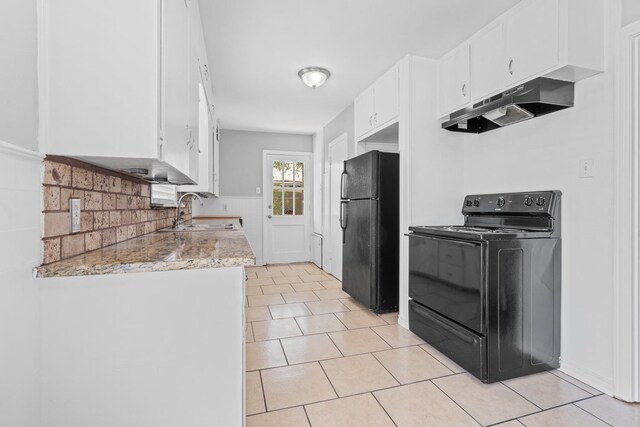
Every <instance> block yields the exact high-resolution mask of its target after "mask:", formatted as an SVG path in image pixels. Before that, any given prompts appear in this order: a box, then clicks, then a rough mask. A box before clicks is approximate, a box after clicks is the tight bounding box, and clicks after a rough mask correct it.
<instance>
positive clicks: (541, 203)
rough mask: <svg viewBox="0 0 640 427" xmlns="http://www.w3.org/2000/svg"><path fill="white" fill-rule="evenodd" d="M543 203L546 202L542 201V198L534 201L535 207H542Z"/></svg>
mask: <svg viewBox="0 0 640 427" xmlns="http://www.w3.org/2000/svg"><path fill="white" fill-rule="evenodd" d="M544 202H546V200H545V199H544V197H538V198H537V199H536V205H538V206H542V205H544Z"/></svg>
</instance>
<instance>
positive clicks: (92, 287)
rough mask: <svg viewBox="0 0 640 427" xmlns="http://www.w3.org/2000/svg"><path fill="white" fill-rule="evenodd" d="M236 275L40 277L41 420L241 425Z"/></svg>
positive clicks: (97, 424) (240, 302) (80, 426)
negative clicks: (41, 326)
mask: <svg viewBox="0 0 640 427" xmlns="http://www.w3.org/2000/svg"><path fill="white" fill-rule="evenodd" d="M243 283H244V270H243V268H242V267H233V268H218V269H205V270H182V271H169V272H155V273H128V274H122V275H104V276H85V277H65V278H50V279H39V287H40V290H41V294H42V303H43V314H42V323H43V333H44V337H45V339H44V342H43V346H42V354H43V357H42V384H43V385H42V394H43V398H42V408H43V409H42V411H43V414H42V426H43V427H87V426H91V427H115V426H141V427H146V426H153V427H162V426H166V427H175V426H241V425H242V423H243V421H244V417H243V410H242V408H243V375H244V372H243V371H244V360H243V347H244V285H243ZM14 328H15V324H14ZM2 425H3V426H7V427H9V426H11V427H13V426H16V425H17V424H13V423H9V424H6V423H3V424H2Z"/></svg>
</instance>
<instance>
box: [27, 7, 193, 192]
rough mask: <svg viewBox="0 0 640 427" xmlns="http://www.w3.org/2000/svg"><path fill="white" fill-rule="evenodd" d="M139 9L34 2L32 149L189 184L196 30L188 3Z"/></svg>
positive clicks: (191, 179)
mask: <svg viewBox="0 0 640 427" xmlns="http://www.w3.org/2000/svg"><path fill="white" fill-rule="evenodd" d="M138 3H139V4H138ZM138 3H136V6H135V7H132V6H131V2H130V1H128V0H110V1H98V0H65V1H56V2H42V4H41V5H40V7H39V10H38V15H39V17H40V19H39V32H40V35H41V36H40V45H39V53H38V54H39V67H40V80H39V84H40V91H39V92H40V93H39V97H40V99H39V101H40V113H41V114H40V140H41V149H42V151H43V152H45V153H46V154H55V155H62V156H68V157H73V158H77V159H80V160H83V161H86V162H88V163H93V164H96V165H98V166H102V167H106V168H109V169H113V170H124V171H132V170H134V169H135V170H136V172H137V173H139V174H140V175H142V176H144V177H146V178H154V179H167V180H168V181H170V182H173V183H184V184H187V183H194V182H195V181H196V180H195V178H196V177H197V176H198V172H197V168H198V161H197V156H198V149H197V147H196V146H195V144H194V142H195V141H196V140H197V138H196V137H194V135H195V134H197V129H198V125H197V108H198V107H197V87H198V86H197V85H198V83H196V82H194V80H195V77H196V76H197V77H198V82H199V81H200V78H199V68H198V62H197V60H195V61H194V57H196V56H197V55H196V54H197V52H196V51H194V50H193V48H192V42H193V40H192V36H191V34H192V33H193V32H194V29H199V31H200V33H201V29H200V27H201V23H200V18H199V15H198V12H197V2H196V1H194V0H158V1H145V2H138ZM198 49H200V48H198ZM192 83H193V84H192ZM194 84H195V91H194ZM194 103H195V106H194V105H193V104H194ZM194 111H195V114H194ZM194 117H195V120H194ZM145 172H146V173H145Z"/></svg>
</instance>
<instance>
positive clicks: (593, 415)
mask: <svg viewBox="0 0 640 427" xmlns="http://www.w3.org/2000/svg"><path fill="white" fill-rule="evenodd" d="M585 391H586V390H585ZM594 397H595V396H591V397H590V398H589V399H592V398H594ZM583 400H588V399H583ZM579 402H581V400H580V401H579ZM570 405H573V406H575V407H576V408H578V409H580V410H581V411H584V412H586V413H587V414H589V415H591V416H592V417H594V418H596V419H598V420H600V421H602V422H603V423H605V424H606V425H608V426H612V427H613V424H609V423H608V422H606V421H605V420H603V419H602V418H600V417H598V416H597V415H595V414H592V413H591V412H589V411H587V410H586V409H584V408H582V407H580V406H578V405H576V402H571V403H570Z"/></svg>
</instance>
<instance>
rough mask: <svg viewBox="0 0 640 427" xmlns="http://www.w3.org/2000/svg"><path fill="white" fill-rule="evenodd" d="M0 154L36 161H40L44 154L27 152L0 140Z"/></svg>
mask: <svg viewBox="0 0 640 427" xmlns="http://www.w3.org/2000/svg"><path fill="white" fill-rule="evenodd" d="M0 153H7V154H12V155H15V156H20V157H24V158H26V159H33V160H36V161H42V159H44V154H42V153H39V152H37V151H33V150H27V149H26V148H22V147H19V146H17V145H14V144H10V143H8V142H4V141H1V140H0Z"/></svg>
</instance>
